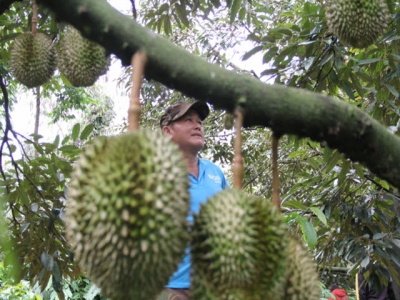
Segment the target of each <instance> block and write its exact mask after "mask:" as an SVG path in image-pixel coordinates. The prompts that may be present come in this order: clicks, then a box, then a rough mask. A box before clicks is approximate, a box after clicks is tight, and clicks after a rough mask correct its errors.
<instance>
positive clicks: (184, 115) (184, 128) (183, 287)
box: [157, 101, 229, 300]
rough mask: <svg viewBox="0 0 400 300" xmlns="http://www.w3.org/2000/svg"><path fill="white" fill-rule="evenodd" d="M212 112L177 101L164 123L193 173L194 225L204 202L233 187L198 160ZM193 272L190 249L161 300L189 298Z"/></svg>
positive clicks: (165, 131) (203, 106) (190, 218)
mask: <svg viewBox="0 0 400 300" xmlns="http://www.w3.org/2000/svg"><path fill="white" fill-rule="evenodd" d="M209 112H210V110H209V108H208V105H207V104H206V103H203V102H199V101H197V102H194V103H187V102H177V103H174V104H172V105H171V106H170V107H168V108H167V109H166V111H165V113H164V114H163V116H162V117H161V120H160V127H161V130H162V132H163V134H165V135H167V136H169V137H170V138H171V140H172V141H173V142H175V143H176V144H177V145H178V147H179V149H180V151H181V152H182V154H183V158H184V160H185V162H186V166H187V169H188V171H189V179H190V189H189V192H190V196H191V199H190V214H189V216H188V221H189V222H193V213H197V212H198V211H199V209H200V204H201V203H204V202H205V201H207V198H209V197H212V196H213V195H214V194H216V193H218V192H220V191H222V190H223V189H225V188H228V187H229V185H228V183H227V182H226V179H225V176H224V174H223V173H222V171H221V169H220V168H219V167H218V166H216V165H215V164H214V163H212V162H210V161H208V160H205V159H201V158H199V157H198V153H199V152H200V150H201V149H203V147H204V131H203V126H202V121H203V120H204V119H205V118H206V117H207V116H208V114H209ZM190 272H191V268H190V255H189V249H187V251H186V255H185V257H184V258H183V262H182V263H181V264H180V265H179V266H178V269H177V271H176V272H175V273H174V274H173V276H172V277H171V278H170V281H169V283H168V285H167V286H166V289H165V290H164V291H163V292H162V293H161V295H160V296H159V297H158V298H157V299H159V300H161V299H162V300H164V299H173V300H187V299H189V296H190V293H189V288H190Z"/></svg>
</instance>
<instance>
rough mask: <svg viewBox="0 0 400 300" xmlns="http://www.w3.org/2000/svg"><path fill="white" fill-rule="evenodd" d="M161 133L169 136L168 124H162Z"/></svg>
mask: <svg viewBox="0 0 400 300" xmlns="http://www.w3.org/2000/svg"><path fill="white" fill-rule="evenodd" d="M162 133H163V134H165V135H168V136H171V128H170V127H169V126H164V127H163V128H162Z"/></svg>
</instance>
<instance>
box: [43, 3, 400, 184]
mask: <svg viewBox="0 0 400 300" xmlns="http://www.w3.org/2000/svg"><path fill="white" fill-rule="evenodd" d="M38 2H39V3H40V4H43V5H45V6H47V7H49V8H50V9H52V10H53V11H54V13H55V14H56V15H57V17H58V18H59V19H60V20H61V21H65V22H68V23H70V24H72V25H73V26H75V27H76V28H77V29H79V30H80V31H81V32H82V34H83V35H84V36H85V37H86V38H88V39H91V40H93V41H95V42H97V43H99V44H101V45H102V46H103V47H105V48H106V49H107V50H108V51H109V52H111V53H114V54H115V55H116V56H117V57H119V58H120V59H121V61H122V63H123V64H124V65H129V63H130V58H131V57H132V55H133V54H134V53H135V52H136V51H138V50H141V51H144V52H145V53H146V55H147V57H148V63H147V65H146V70H145V76H146V78H148V79H153V80H156V81H158V82H161V83H162V84H164V85H166V86H167V87H169V88H173V89H176V90H179V91H181V92H182V93H184V94H186V95H188V96H190V97H193V98H196V99H198V100H201V101H207V102H209V103H211V104H213V105H214V107H215V108H217V109H225V110H227V111H229V112H233V111H234V109H235V107H236V106H237V104H238V101H239V99H241V106H242V107H244V109H245V118H244V126H247V127H249V126H255V125H262V126H266V127H269V128H271V129H272V130H273V131H274V133H276V134H278V135H282V134H294V135H297V136H300V137H308V138H311V139H312V140H315V141H326V142H327V143H328V145H329V146H330V147H331V148H335V149H338V150H339V151H341V152H343V153H345V154H346V155H347V156H348V157H349V158H350V159H351V160H353V161H359V162H361V163H363V164H364V165H365V166H367V167H368V168H369V169H370V170H371V171H372V172H374V173H375V174H376V175H377V176H379V177H381V178H383V179H386V180H387V181H388V182H390V183H391V184H393V185H394V186H396V187H397V188H400V138H399V137H397V136H395V135H393V134H391V133H389V132H388V131H387V130H386V128H385V127H384V126H382V125H381V124H379V123H378V122H377V121H376V120H374V119H372V118H371V117H369V116H368V115H367V114H366V113H364V112H363V111H361V110H360V109H358V108H356V107H354V106H351V105H349V104H347V103H345V102H343V101H340V100H338V99H335V98H330V97H326V96H324V95H321V94H316V93H312V92H309V91H306V90H301V89H294V88H289V87H285V86H281V85H268V84H264V83H262V82H260V81H259V80H257V79H255V78H252V77H251V76H247V75H239V74H236V73H234V72H231V71H227V70H225V69H222V68H220V67H218V66H216V65H212V64H209V63H207V62H206V61H204V60H203V59H202V58H200V57H198V56H195V55H192V54H190V53H189V52H187V51H185V50H184V49H182V48H179V47H177V46H175V45H173V44H172V43H170V42H169V41H167V40H166V39H164V38H161V37H159V36H157V35H156V34H155V33H154V32H152V31H150V30H149V29H147V28H144V27H142V26H140V25H139V24H138V23H137V22H136V21H134V20H132V19H131V18H129V17H128V16H125V15H123V14H121V13H120V12H118V11H117V10H116V9H114V8H113V7H111V6H110V5H109V4H108V3H107V1H105V0H69V1H58V0H38ZM243 99H245V102H244V103H242V100H243Z"/></svg>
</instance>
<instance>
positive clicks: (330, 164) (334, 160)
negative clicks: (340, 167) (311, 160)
mask: <svg viewBox="0 0 400 300" xmlns="http://www.w3.org/2000/svg"><path fill="white" fill-rule="evenodd" d="M341 157H342V154H341V153H340V152H339V151H335V153H334V154H333V155H332V156H331V158H330V159H329V160H328V162H327V164H326V166H325V168H324V173H325V174H327V173H329V172H330V171H331V170H332V169H333V167H334V166H336V164H337V162H338V160H339V159H340V158H341Z"/></svg>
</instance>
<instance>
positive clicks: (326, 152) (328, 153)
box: [324, 147, 333, 162]
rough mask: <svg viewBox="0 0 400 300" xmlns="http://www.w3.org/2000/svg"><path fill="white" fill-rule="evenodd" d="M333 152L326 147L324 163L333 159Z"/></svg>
mask: <svg viewBox="0 0 400 300" xmlns="http://www.w3.org/2000/svg"><path fill="white" fill-rule="evenodd" d="M332 153H333V150H332V149H331V148H329V147H325V149H324V162H328V160H329V158H331V156H332Z"/></svg>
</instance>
